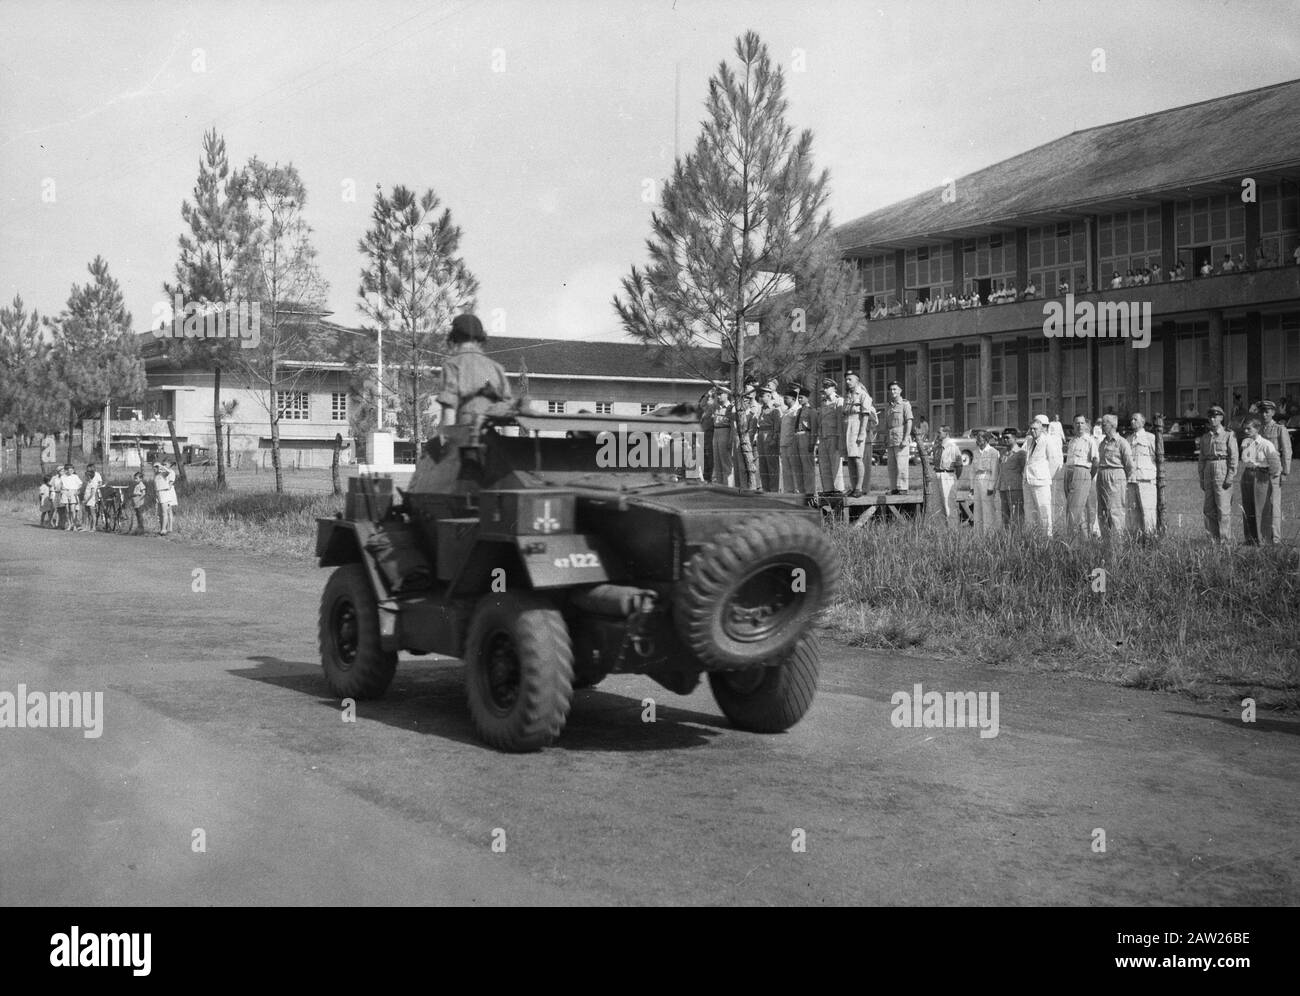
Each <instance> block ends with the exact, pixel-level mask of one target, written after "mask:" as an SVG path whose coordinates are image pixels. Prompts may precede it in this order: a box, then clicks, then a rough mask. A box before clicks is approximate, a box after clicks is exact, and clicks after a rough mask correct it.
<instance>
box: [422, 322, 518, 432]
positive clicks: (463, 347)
mask: <svg viewBox="0 0 1300 996" xmlns="http://www.w3.org/2000/svg"><path fill="white" fill-rule="evenodd" d="M447 339H448V341H449V342H450V343H451V345H452V350H451V354H450V355H449V356H448V357H447V358H446V359H445V360H444V361H443V364H442V387H441V389H440V390H439V391H438V404H439V405H441V406H442V425H443V426H444V427H446V426H451V425H467V426H477V425H478V424H479V423H480V422H481V421H482V419H483V416H484V415H486V414H487V413H488V412H489V411H491V410H492V407H493V406H494V405H499V404H501V403H503V402H509V401H510V400H511V397H510V381H509V380H508V379H507V378H506V371H505V368H504V367H502V366H501V364H500V363H498V362H497V361H496V360H493V359H490V358H489V357H487V356H484V355H483V343H485V342H487V333H486V332H484V331H483V323H482V322H480V321H479V320H478V318H476V317H475V316H474V315H469V314H466V315H457V316H456V317H455V318H454V319H453V320H452V323H451V332H450V333H449V334H448V336H447Z"/></svg>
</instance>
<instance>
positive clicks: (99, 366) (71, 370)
mask: <svg viewBox="0 0 1300 996" xmlns="http://www.w3.org/2000/svg"><path fill="white" fill-rule="evenodd" d="M87 269H88V270H89V271H90V275H91V277H92V278H93V279H92V280H91V282H90V283H87V284H86V285H85V286H78V285H76V284H73V286H72V292H71V294H69V295H68V303H67V306H66V307H65V308H64V310H63V312H62V313H61V314H60V315H59V317H58V318H56V319H54V320H52V321H49V322H47V325H48V327H49V328H50V330H51V331H52V333H53V348H52V351H51V360H52V363H51V367H52V369H53V370H54V372H55V374H56V376H57V377H58V379H59V382H60V383H61V384H62V385H63V389H64V391H65V392H66V397H67V402H68V404H67V415H68V456H67V462H68V463H71V462H72V432H73V429H74V427H75V425H76V422H77V419H78V417H80V416H81V415H83V414H84V413H86V412H88V411H91V410H94V411H95V413H96V414H98V413H99V412H101V411H102V410H103V409H104V408H106V407H107V406H108V404H109V402H110V399H112V398H117V399H119V400H121V401H134V400H137V399H139V398H140V397H141V396H142V395H143V394H144V390H145V375H144V363H143V362H142V361H141V359H140V352H139V349H138V348H137V346H136V341H135V334H134V333H133V332H132V330H131V315H130V313H129V312H128V311H127V310H126V304H125V302H124V300H123V298H122V289H121V287H119V286H118V283H117V280H116V279H114V277H113V276H112V275H111V274H110V273H109V271H108V263H107V262H105V261H104V259H103V257H101V256H96V257H95V258H94V260H93V261H92V262H91V263H90V264H89V266H88V267H87ZM105 438H107V429H105ZM108 458H109V455H108V453H107V452H105V453H104V465H105V469H107V466H108Z"/></svg>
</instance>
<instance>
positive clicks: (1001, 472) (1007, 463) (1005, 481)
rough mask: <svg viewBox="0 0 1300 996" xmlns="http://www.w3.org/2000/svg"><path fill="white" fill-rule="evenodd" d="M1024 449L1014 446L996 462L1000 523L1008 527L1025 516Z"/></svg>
mask: <svg viewBox="0 0 1300 996" xmlns="http://www.w3.org/2000/svg"><path fill="white" fill-rule="evenodd" d="M1024 480H1025V451H1024V450H1023V449H1022V448H1019V447H1014V448H1012V449H1010V450H1008V451H1007V452H1006V453H1004V454H1003V455H1002V459H1001V460H1000V461H999V462H998V497H999V498H1000V499H1001V500H1002V524H1003V525H1004V526H1006V527H1007V528H1008V529H1010V528H1011V525H1012V524H1013V523H1017V524H1018V523H1020V522H1023V521H1024V518H1025V492H1024V490H1023V488H1024Z"/></svg>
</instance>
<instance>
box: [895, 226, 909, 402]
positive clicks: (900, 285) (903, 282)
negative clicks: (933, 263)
mask: <svg viewBox="0 0 1300 996" xmlns="http://www.w3.org/2000/svg"><path fill="white" fill-rule="evenodd" d="M894 293H896V294H897V295H898V300H899V301H900V302H902V304H903V307H904V308H906V307H907V253H906V252H904V251H903V250H902V249H895V250H894ZM903 314H905V315H908V314H911V312H909V311H906V310H904V312H903ZM898 382H899V383H900V384H901V383H902V382H903V378H902V375H901V373H900V375H899V378H898Z"/></svg>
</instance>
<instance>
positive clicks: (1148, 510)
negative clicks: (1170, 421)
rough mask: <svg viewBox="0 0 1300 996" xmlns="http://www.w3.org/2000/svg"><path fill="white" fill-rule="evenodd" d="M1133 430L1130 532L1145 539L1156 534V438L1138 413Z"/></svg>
mask: <svg viewBox="0 0 1300 996" xmlns="http://www.w3.org/2000/svg"><path fill="white" fill-rule="evenodd" d="M1129 424H1130V425H1131V426H1132V427H1133V432H1132V434H1131V435H1130V436H1129V437H1128V443H1129V447H1130V448H1131V449H1132V450H1133V480H1132V483H1131V484H1129V486H1128V528H1129V530H1130V531H1131V532H1135V533H1138V534H1140V535H1142V536H1154V535H1155V534H1156V437H1155V436H1153V435H1152V434H1151V433H1149V432H1147V431H1146V429H1145V428H1143V426H1145V425H1146V419H1145V418H1144V417H1143V416H1142V415H1141V414H1140V413H1138V412H1134V413H1133V417H1132V418H1131V419H1130V420H1129Z"/></svg>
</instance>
